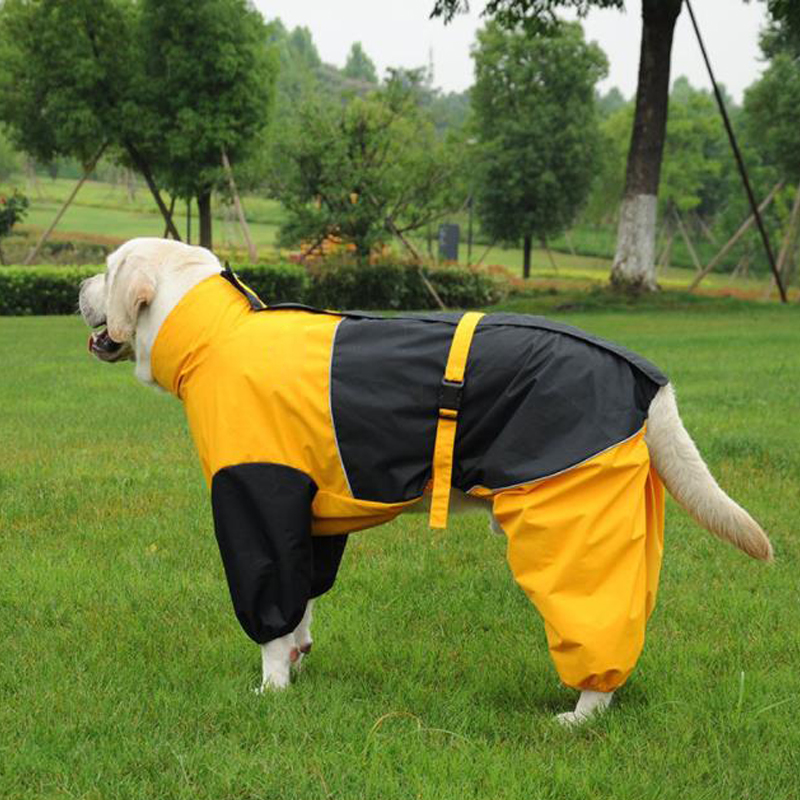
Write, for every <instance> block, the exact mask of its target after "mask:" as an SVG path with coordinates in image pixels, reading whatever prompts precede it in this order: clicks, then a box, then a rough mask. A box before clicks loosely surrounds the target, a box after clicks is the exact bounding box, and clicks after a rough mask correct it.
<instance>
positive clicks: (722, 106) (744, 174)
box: [686, 0, 787, 303]
mask: <svg viewBox="0 0 800 800" xmlns="http://www.w3.org/2000/svg"><path fill="white" fill-rule="evenodd" d="M686 8H688V9H689V16H690V17H691V20H692V26H693V27H694V32H695V34H696V35H697V41H698V42H699V44H700V51H701V52H702V54H703V60H704V61H705V62H706V69H708V77H709V78H711V85H712V86H713V87H714V96H715V97H716V98H717V105H718V106H719V111H720V114H722V121H723V122H724V123H725V130H726V131H727V132H728V138H729V139H730V142H731V147H732V148H733V154H734V156H736V163H737V165H738V167H739V173H740V174H741V176H742V182H743V183H744V188H745V191H746V192H747V198H748V200H749V201H750V208H752V209H753V216H754V217H755V218H756V224H757V225H758V230H759V231H760V232H761V239H762V240H763V242H764V249H765V250H766V251H767V259H768V260H769V265H770V268H771V269H772V274H773V275H774V276H775V283H776V284H777V285H778V291H779V292H780V295H781V302H783V303H785V302H787V298H786V290H785V289H784V288H783V283H782V282H781V276H780V275H779V273H778V268H777V267H776V266H775V256H774V255H773V254H772V248H771V247H770V244H769V236H768V235H767V229H766V228H765V227H764V222H763V220H762V219H761V214H760V212H759V210H758V204H757V203H756V199H755V197H754V196H753V190H752V189H751V188H750V181H749V180H748V179H747V170H746V169H745V167H744V161H743V160H742V154H741V153H740V152H739V145H737V144H736V137H735V136H734V135H733V128H731V122H730V120H729V119H728V112H727V111H726V110H725V103H724V102H723V100H722V95H721V94H720V92H719V89H718V88H717V82H716V81H715V80H714V72H713V71H712V69H711V62H710V61H709V60H708V54H707V53H706V47H705V45H704V44H703V37H702V36H700V28H698V27H697V20H696V19H695V18H694V11H692V4H691V2H690V0H686Z"/></svg>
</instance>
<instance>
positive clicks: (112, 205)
mask: <svg viewBox="0 0 800 800" xmlns="http://www.w3.org/2000/svg"><path fill="white" fill-rule="evenodd" d="M11 185H12V184H11V183H6V184H0V191H8V190H9V189H10V187H11ZM14 185H17V186H21V187H23V188H24V190H25V191H26V192H27V193H28V194H29V197H30V200H31V209H30V212H29V214H28V216H27V218H26V220H25V224H24V225H23V226H21V227H22V229H23V230H27V231H30V232H32V233H33V232H36V231H39V232H40V231H41V230H43V229H44V228H45V227H47V226H48V225H49V224H50V222H51V221H52V220H53V218H54V217H55V214H56V212H57V210H58V208H59V206H60V203H61V202H62V201H63V200H64V199H65V198H66V197H67V196H68V194H69V192H70V191H71V189H72V188H73V186H74V181H71V180H66V179H60V178H59V179H56V180H50V179H47V178H41V177H39V178H38V179H37V181H36V183H35V184H33V183H30V184H27V185H26V184H25V180H24V178H22V177H21V176H20V177H18V178H17V179H15V184H14ZM243 203H244V207H245V211H246V213H247V218H248V224H249V227H250V233H251V236H252V238H253V241H254V243H255V245H256V247H257V249H258V250H259V257H260V258H261V259H262V260H270V259H274V258H276V257H277V256H278V255H279V253H278V249H277V245H276V239H277V232H278V226H279V225H280V223H281V221H282V219H283V210H282V208H281V206H280V204H279V203H277V202H276V201H274V200H267V199H265V198H262V197H257V196H254V195H246V196H245V197H244V198H243ZM214 214H215V219H214V234H213V235H214V242H215V247H217V248H220V249H222V250H225V251H234V253H235V256H234V257H241V258H242V259H245V258H246V249H245V242H244V237H243V236H242V233H241V230H240V229H239V225H238V223H237V222H236V220H235V217H234V215H233V211H232V209H228V210H226V209H225V208H224V207H222V206H220V204H219V203H215V204H214ZM175 224H176V226H177V228H178V230H179V232H180V233H181V236H184V237H185V234H186V206H185V203H182V202H181V203H178V204H177V206H176V209H175ZM197 226H198V221H197V209H196V205H195V206H193V217H192V238H193V240H194V241H196V240H197V233H198V227H197ZM56 230H57V232H58V235H59V236H60V237H63V238H69V237H70V235H73V236H76V237H77V236H90V237H91V236H98V237H103V238H104V239H108V238H110V239H111V240H114V241H119V242H120V243H121V242H123V241H125V240H126V239H130V238H132V237H134V236H162V235H163V233H164V223H163V220H162V218H161V216H160V214H159V213H158V210H157V208H156V206H155V202H154V201H153V199H152V197H151V195H150V193H149V191H148V190H147V189H146V187H144V186H142V185H138V184H136V186H135V191H134V192H133V194H131V192H130V191H129V189H128V188H127V187H126V186H125V185H124V184H122V183H120V184H110V183H103V182H97V181H87V182H86V184H85V185H84V186H83V187H82V188H81V191H80V193H79V194H78V196H77V198H76V200H75V202H74V204H73V206H71V207H70V209H69V210H68V211H67V213H66V214H65V215H64V217H63V219H62V220H61V222H60V223H59V226H58V228H57V229H56ZM414 241H415V244H416V246H417V247H418V249H419V250H420V252H423V253H427V251H428V243H427V239H426V238H425V236H424V235H420V236H419V237H417V238H415V240H414ZM396 249H397V251H398V253H401V254H402V252H403V248H402V246H401V245H400V244H399V243H397V244H396ZM433 249H434V252H435V250H436V242H435V241H434V242H433ZM284 255H285V252H284ZM467 256H468V251H467V242H466V230H465V229H464V228H463V227H462V241H461V247H460V251H459V257H460V261H461V263H462V264H465V263H467ZM552 257H553V260H554V261H555V267H556V268H554V267H553V264H552V263H551V260H550V256H549V255H548V254H547V252H546V251H544V250H541V249H535V250H534V252H533V257H532V260H533V266H532V273H533V274H532V280H533V282H534V283H539V284H541V283H546V284H548V285H555V286H559V287H566V288H569V287H570V286H572V287H575V288H580V289H583V288H589V287H592V286H595V285H603V284H605V283H607V281H608V275H609V271H610V268H611V262H610V261H609V260H608V259H605V258H595V257H592V256H580V255H575V256H573V255H571V254H569V253H564V252H556V251H553V252H552ZM478 261H482V263H483V265H484V266H488V265H500V266H503V267H506V268H507V269H508V270H509V272H510V273H511V274H513V275H514V276H520V277H521V275H522V250H521V249H519V248H502V247H491V248H487V246H486V244H483V243H477V242H476V243H474V244H473V248H472V259H471V263H477V262H478ZM694 274H695V273H694V270H689V269H681V268H677V267H671V268H669V269H660V270H659V272H658V280H659V283H660V284H661V285H662V286H664V287H665V288H671V289H680V288H684V287H686V286H688V285H689V283H690V282H691V281H692V280H693V278H694ZM766 288H767V283H766V279H765V278H764V277H763V276H761V277H759V276H757V277H755V278H732V277H731V276H730V275H728V274H725V273H720V274H712V275H709V276H708V277H707V278H706V279H705V280H704V281H703V283H702V284H701V291H713V292H718V291H722V290H724V291H731V292H733V293H738V294H742V295H744V296H747V297H749V298H751V299H761V298H762V297H764V295H765V292H766ZM797 295H798V290H797V289H794V290H793V296H795V297H796V296H797ZM772 297H773V299H774V298H776V297H777V292H773V293H772Z"/></svg>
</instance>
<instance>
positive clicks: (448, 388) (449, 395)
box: [439, 378, 464, 419]
mask: <svg viewBox="0 0 800 800" xmlns="http://www.w3.org/2000/svg"><path fill="white" fill-rule="evenodd" d="M463 390H464V381H448V380H447V379H446V378H443V379H442V385H441V386H440V387H439V416H440V417H442V416H443V417H445V418H447V419H452V418H453V417H454V416H457V415H458V411H459V409H460V408H461V393H462V392H463ZM442 411H450V412H451V413H450V414H442Z"/></svg>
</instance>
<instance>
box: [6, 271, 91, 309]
mask: <svg viewBox="0 0 800 800" xmlns="http://www.w3.org/2000/svg"><path fill="white" fill-rule="evenodd" d="M100 269H102V267H71V268H70V267H2V268H0V315H1V316H9V315H19V316H27V315H30V314H74V313H75V311H76V310H77V308H78V289H79V288H80V285H81V281H82V280H84V279H85V278H89V277H90V276H92V275H94V274H95V273H97V272H99V271H100Z"/></svg>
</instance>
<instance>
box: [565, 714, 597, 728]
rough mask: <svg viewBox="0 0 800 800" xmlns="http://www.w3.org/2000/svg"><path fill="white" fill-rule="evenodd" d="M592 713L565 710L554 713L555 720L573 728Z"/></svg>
mask: <svg viewBox="0 0 800 800" xmlns="http://www.w3.org/2000/svg"><path fill="white" fill-rule="evenodd" d="M591 716H592V714H579V713H578V712H577V711H565V712H564V713H563V714H556V722H558V724H559V725H563V726H564V727H565V728H573V727H575V726H577V725H582V724H583V723H584V722H586V720H587V719H589V718H590V717H591Z"/></svg>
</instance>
